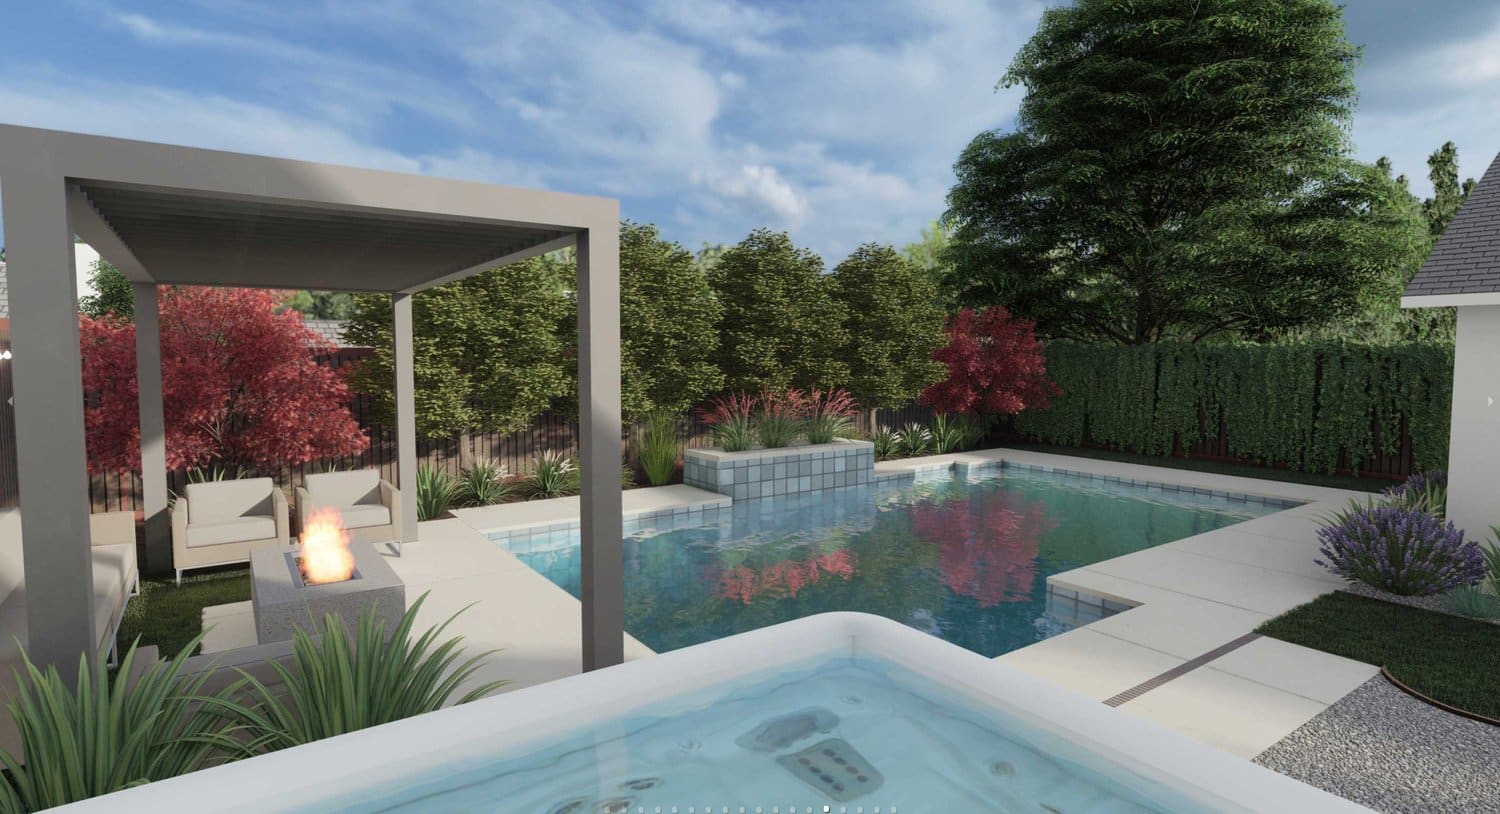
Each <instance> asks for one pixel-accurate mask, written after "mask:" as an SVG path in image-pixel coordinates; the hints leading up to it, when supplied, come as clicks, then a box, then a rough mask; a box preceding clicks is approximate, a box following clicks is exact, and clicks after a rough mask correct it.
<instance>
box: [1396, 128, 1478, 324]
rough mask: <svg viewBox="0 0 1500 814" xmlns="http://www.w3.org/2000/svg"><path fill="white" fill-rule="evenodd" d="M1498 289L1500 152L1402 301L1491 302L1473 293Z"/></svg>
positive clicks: (1414, 304)
mask: <svg viewBox="0 0 1500 814" xmlns="http://www.w3.org/2000/svg"><path fill="white" fill-rule="evenodd" d="M1492 294H1500V155H1497V156H1495V160H1494V161H1493V162H1491V163H1490V167H1489V169H1488V170H1486V171H1485V173H1484V177H1483V178H1481V179H1480V181H1479V185H1478V186H1476V187H1475V188H1474V191H1473V192H1471V193H1469V199H1468V200H1467V201H1466V202H1465V203H1464V205H1463V207H1462V208H1460V209H1459V210H1458V215H1457V216H1455V217H1454V218H1453V222H1452V223H1450V224H1448V228H1447V229H1446V230H1445V231H1444V232H1443V236H1442V237H1440V238H1438V242H1437V245H1435V246H1433V247H1432V253H1431V254H1429V255H1427V262H1426V263H1423V264H1422V268H1421V269H1420V270H1419V271H1418V272H1417V274H1416V276H1415V277H1413V278H1412V279H1411V282H1410V283H1408V284H1407V285H1406V295H1405V297H1404V298H1403V301H1402V304H1403V305H1404V306H1407V307H1417V306H1423V305H1433V306H1436V305H1463V304H1466V303H1472V304H1489V303H1487V302H1484V301H1481V300H1487V299H1489V298H1483V297H1482V296H1480V297H1476V296H1472V295H1492ZM1436 298H1442V299H1441V300H1438V299H1436Z"/></svg>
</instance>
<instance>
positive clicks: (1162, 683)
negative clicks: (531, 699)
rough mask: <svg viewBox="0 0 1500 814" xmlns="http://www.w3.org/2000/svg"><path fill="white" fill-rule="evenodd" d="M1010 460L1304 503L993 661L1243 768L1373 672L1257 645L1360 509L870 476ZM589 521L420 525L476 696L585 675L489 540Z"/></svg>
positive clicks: (1166, 555)
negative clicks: (1013, 471)
mask: <svg viewBox="0 0 1500 814" xmlns="http://www.w3.org/2000/svg"><path fill="white" fill-rule="evenodd" d="M1000 462H1007V463H1011V464H1016V465H1023V466H1033V467H1043V468H1046V467H1052V468H1057V469H1063V470H1067V471H1070V472H1080V473H1088V474H1091V475H1094V476H1097V477H1104V478H1119V479H1124V480H1137V481H1143V482H1148V483H1155V484H1165V485H1175V486H1181V487H1187V488H1196V489H1204V490H1211V491H1221V492H1225V493H1231V494H1244V495H1251V496H1259V497H1263V498H1269V499H1273V500H1291V501H1299V502H1306V503H1307V505H1304V506H1299V507H1297V508H1292V509H1287V510H1284V511H1281V512H1278V513H1276V514H1272V515H1268V516H1265V517H1261V518H1257V519H1254V520H1250V521H1246V522H1243V523H1240V524H1237V525H1235V526H1232V527H1229V528H1225V529H1220V530H1217V531H1213V532H1209V533H1207V534H1202V535H1198V536H1195V537H1190V538H1187V539H1184V540H1179V541H1177V542H1174V543H1168V544H1166V545H1162V546H1158V547H1156V548H1152V549H1147V550H1145V551H1140V552H1136V553H1134V554H1129V555H1126V556H1123V557H1118V558H1115V559H1111V560H1107V561H1105V562H1101V563H1097V564H1095V565H1090V566H1087V567H1085V568H1079V569H1076V570H1073V571H1069V572H1066V573H1063V574H1059V575H1057V576H1054V577H1052V578H1051V584H1052V586H1053V588H1054V589H1055V590H1056V591H1059V592H1064V593H1061V594H1060V595H1062V596H1066V593H1065V592H1067V591H1074V592H1078V593H1079V594H1080V595H1081V596H1083V597H1093V598H1097V599H1102V600H1109V602H1110V603H1111V605H1112V607H1119V606H1133V607H1131V609H1130V610H1127V611H1124V612H1120V613H1117V614H1115V615H1113V616H1110V617H1109V618H1106V619H1103V620H1101V621H1098V622H1094V623H1092V624H1090V625H1088V626H1086V627H1081V628H1078V629H1076V630H1073V631H1070V632H1068V633H1065V634H1062V635H1060V636H1056V637H1054V638H1051V639H1047V640H1045V641H1042V642H1039V643H1037V644H1034V645H1031V646H1029V647H1025V648H1022V649H1021V650H1017V651H1014V652H1012V653H1007V654H1005V655H1003V656H1000V657H999V659H998V660H1000V661H1003V662H1005V663H1007V664H1010V665H1012V666H1015V667H1017V668H1019V669H1022V670H1024V671H1026V672H1029V673H1032V674H1034V675H1037V676H1040V677H1042V678H1045V679H1047V680H1049V681H1052V682H1054V683H1057V684H1059V685H1062V686H1064V687H1067V688H1069V689H1071V690H1073V691H1075V692H1078V693H1081V694H1083V695H1085V696H1087V697H1090V698H1094V699H1096V700H1099V701H1101V702H1110V703H1111V704H1112V705H1116V706H1118V707H1119V708H1120V709H1122V710H1124V711H1125V712H1127V713H1129V714H1132V715H1137V716H1139V717H1142V718H1145V719H1147V720H1151V721H1155V722H1157V723H1159V724H1161V725H1163V726H1166V727H1168V728H1171V729H1175V730H1177V731H1179V732H1182V733H1184V734H1187V735H1189V736H1192V737H1194V738H1197V739H1199V740H1202V741H1205V742H1207V743H1210V744H1212V745H1214V746H1217V747H1219V748H1221V749H1225V750H1227V751H1229V752H1232V753H1234V754H1237V755H1241V756H1243V757H1246V758H1250V757H1254V756H1255V755H1257V754H1259V753H1260V752H1262V751H1264V750H1266V749H1267V748H1269V747H1270V746H1272V745H1273V744H1275V743H1276V742H1277V741H1280V740H1281V739H1283V738H1284V737H1286V736H1287V735H1288V734H1290V733H1291V732H1292V731H1293V730H1295V729H1297V728H1298V727H1300V726H1301V725H1303V724H1304V723H1306V722H1307V721H1309V720H1310V719H1312V718H1313V717H1314V716H1316V715H1318V714H1319V713H1320V712H1322V711H1323V710H1325V709H1327V708H1328V707H1329V706H1330V705H1332V704H1333V703H1335V702H1336V701H1338V700H1339V699H1341V698H1343V697H1344V696H1345V695H1347V694H1348V693H1350V692H1351V691H1353V690H1354V689H1356V688H1357V687H1359V686H1360V685H1361V684H1363V683H1364V682H1365V681H1366V680H1368V679H1369V678H1370V677H1371V676H1373V675H1374V674H1375V673H1376V672H1377V670H1376V668H1375V667H1373V666H1370V665H1365V664H1361V663H1358V662H1354V661H1349V660H1347V659H1341V658H1338V657H1335V656H1330V655H1327V654H1324V653H1320V652H1317V651H1313V650H1308V649H1305V648H1301V647H1297V646H1295V645H1289V644H1285V643H1282V642H1279V641H1275V640H1271V639H1264V638H1257V637H1247V635H1246V634H1249V633H1250V632H1251V631H1252V630H1253V629H1254V628H1255V627H1256V626H1257V625H1259V624H1260V623H1261V622H1262V621H1264V620H1265V619H1268V618H1270V617H1271V616H1274V615H1276V614H1279V613H1281V612H1283V611H1285V610H1288V609H1290V608H1292V607H1294V606H1296V605H1299V604H1302V603H1304V602H1307V601H1310V600H1311V599H1313V598H1315V597H1317V596H1319V595H1321V594H1323V593H1327V592H1329V591H1332V590H1334V589H1336V588H1337V587H1339V585H1340V584H1341V583H1340V582H1339V581H1338V580H1336V579H1334V578H1332V577H1330V576H1329V575H1327V574H1326V573H1324V572H1323V571H1322V569H1321V568H1319V567H1318V566H1316V565H1314V564H1313V562H1312V560H1313V558H1314V557H1315V556H1316V549H1317V545H1316V542H1315V540H1314V536H1313V532H1314V530H1315V529H1316V527H1317V518H1318V517H1319V516H1320V515H1324V514H1327V513H1328V512H1330V511H1331V510H1333V509H1336V508H1338V507H1340V506H1342V505H1343V504H1344V503H1345V502H1347V501H1348V500H1349V499H1350V498H1355V497H1362V496H1363V495H1362V493H1357V492H1348V491H1343V490H1337V489H1326V488H1321V487H1316V486H1303V485H1299V484H1291V483H1283V482H1279V481H1268V480H1259V479H1252V478H1239V477H1230V476H1222V475H1213V474H1208V473H1200V472H1192V471H1185V470H1177V469H1170V468H1164V467H1150V466H1139V465H1133V464H1122V463H1114V462H1109V461H1098V460H1093V459H1086V458H1074V457H1068V456H1059V455H1049V454H1045V453H1036V452H1029V451H1018V450H1004V449H1000V450H984V451H978V452H971V453H961V454H955V455H941V456H929V457H925V458H916V459H905V460H897V461H887V462H881V463H878V464H876V466H875V478H876V480H877V481H880V480H886V479H899V478H905V477H930V476H938V477H940V476H943V475H945V474H946V473H947V472H949V471H951V470H953V469H955V468H957V469H959V470H962V469H964V468H967V467H970V466H985V465H991V464H995V463H1000ZM730 503H731V501H730V499H729V498H728V497H725V496H724V495H720V494H717V493H715V492H709V491H705V490H701V489H696V488H693V487H690V486H685V485H675V486H665V487H655V488H640V489H632V490H628V491H626V492H625V494H624V508H625V515H626V517H627V518H630V517H644V516H648V515H651V514H657V513H670V514H688V513H691V512H693V511H701V510H702V509H704V508H710V507H718V508H721V507H724V506H727V505H729V504H730ZM578 512H579V501H578V498H576V497H566V498H557V499H553V500H541V501H529V502H520V503H509V504H503V505H499V506H489V507H484V508H478V509H461V510H458V511H456V512H454V517H452V518H448V519H443V520H435V521H429V522H426V523H423V524H422V540H421V541H420V542H414V543H408V544H407V545H406V548H405V556H403V557H399V558H398V557H395V556H393V555H388V560H387V561H388V562H389V563H390V565H391V567H392V568H393V569H394V570H395V571H396V573H397V574H398V575H400V576H401V578H402V579H403V580H405V581H406V583H407V585H408V591H407V596H408V601H412V600H414V599H415V598H416V597H418V596H420V595H422V593H423V592H425V591H430V592H431V596H430V597H429V598H428V600H427V602H426V604H424V606H423V609H422V619H421V622H422V623H423V624H437V623H440V622H442V621H444V620H446V619H447V618H448V617H449V616H450V615H452V614H453V613H455V612H457V611H458V610H459V609H461V608H463V607H465V606H467V605H471V604H472V605H474V607H472V608H470V609H469V610H468V611H467V612H466V613H464V614H463V615H462V616H460V617H459V618H458V620H457V621H456V622H454V623H453V625H452V626H451V627H450V628H449V629H450V631H451V632H453V633H455V634H457V635H460V636H463V637H464V639H465V641H466V642H467V644H468V646H469V647H471V648H474V649H478V650H486V649H500V650H501V652H500V653H499V654H498V655H496V656H495V657H494V658H493V659H492V660H491V661H490V663H489V665H488V666H487V667H486V668H485V670H484V671H483V672H482V675H480V676H478V677H476V680H491V679H506V680H508V681H510V682H511V683H510V684H509V685H508V686H507V688H506V689H516V688H519V687H524V686H529V685H532V684H538V683H542V682H545V681H551V680H553V679H557V678H561V677H564V676H567V675H572V674H574V673H577V672H578V671H579V669H580V652H581V636H580V624H581V622H580V619H581V607H580V604H579V602H578V600H576V599H574V598H573V596H572V595H570V594H568V593H567V592H566V591H564V590H563V589H562V588H559V587H558V586H556V585H554V584H553V583H552V582H550V581H549V580H547V579H546V578H545V577H543V576H542V575H540V574H538V573H536V572H535V571H533V570H532V569H531V568H529V567H527V566H526V565H525V564H524V563H522V562H521V561H520V560H519V559H517V558H516V557H515V556H514V555H513V554H510V553H509V552H507V551H504V550H503V549H502V548H500V546H498V545H496V544H495V543H494V542H493V541H491V540H490V539H489V537H488V536H487V535H488V534H490V533H494V532H499V531H514V530H516V529H521V528H532V529H545V528H549V527H550V528H554V529H561V528H568V527H571V526H576V525H577V522H578ZM204 617H205V618H204V621H205V627H211V628H212V630H210V632H209V634H208V637H207V639H206V640H205V649H206V650H208V651H210V652H218V651H222V650H225V649H230V648H233V647H239V646H244V645H245V644H246V643H253V641H254V627H253V620H251V618H250V609H249V605H248V603H242V604H239V605H228V606H221V607H218V608H209V609H207V610H205V612H204ZM1231 646H1232V647H1231ZM648 655H651V650H650V649H649V648H647V647H646V646H645V645H643V644H641V643H640V642H639V641H636V640H635V639H633V638H631V637H628V636H627V643H626V657H627V658H631V659H634V658H641V657H644V656H648Z"/></svg>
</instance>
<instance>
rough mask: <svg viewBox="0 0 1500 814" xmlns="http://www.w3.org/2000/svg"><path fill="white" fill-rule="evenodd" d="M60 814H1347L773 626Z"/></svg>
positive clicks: (1122, 717)
mask: <svg viewBox="0 0 1500 814" xmlns="http://www.w3.org/2000/svg"><path fill="white" fill-rule="evenodd" d="M501 659H502V663H503V655H502V656H501ZM63 810H67V811H74V812H81V813H83V812H100V814H103V813H104V812H109V814H122V812H141V814H159V812H161V811H169V810H170V811H192V812H195V814H203V813H205V812H251V811H254V812H264V813H265V814H271V813H272V812H281V813H283V814H312V812H319V813H320V814H322V813H324V812H328V813H330V814H331V813H332V812H351V813H353V812H359V813H360V814H366V813H367V812H393V813H395V812H401V813H403V814H406V813H408V812H449V811H464V812H480V811H482V812H512V811H514V812H527V813H528V814H530V813H532V812H538V813H540V814H585V812H587V814H599V813H600V812H603V813H604V814H627V813H628V814H672V812H676V813H677V814H705V812H714V813H715V814H719V813H721V812H725V813H727V814H741V813H743V814H751V813H752V812H759V814H788V813H789V812H799V814H802V813H804V812H835V813H836V812H851V813H852V812H861V811H862V812H868V813H869V814H875V812H881V813H882V814H901V813H902V812H910V813H911V814H916V813H917V812H928V811H933V812H967V811H974V812H1011V811H1015V812H1028V813H1029V814H1047V813H1048V812H1053V814H1085V812H1096V813H1097V812H1112V813H1116V814H1123V813H1124V812H1149V811H1154V812H1174V813H1176V812H1209V811H1213V812H1220V811H1222V812H1245V811H1258V812H1289V811H1296V812H1356V811H1367V809H1364V808H1363V807H1360V806H1357V805H1355V804H1353V803H1350V802H1347V801H1344V800H1341V799H1339V798H1336V797H1333V796H1331V795H1328V794H1326V793H1324V792H1322V791H1319V790H1317V789H1314V788H1311V787H1309V786H1305V785H1303V784H1301V783H1298V782H1296V781H1293V780H1291V779H1289V778H1286V777H1283V776H1281V775H1278V774H1275V773H1274V772H1271V771H1269V770H1267V769H1263V768H1260V767H1258V766H1255V765H1254V764H1251V763H1249V762H1247V761H1244V760H1242V759H1239V758H1237V757H1234V756H1232V755H1229V754H1226V753H1223V752H1219V751H1217V750H1215V749H1213V748H1211V747H1209V746H1206V745H1204V744H1202V743H1199V742H1196V741H1192V740H1189V739H1187V738H1184V737H1182V736H1180V735H1177V734H1176V733H1173V732H1170V731H1167V730H1165V729H1161V728H1159V727H1157V726H1155V725H1152V724H1149V723H1147V722H1144V721H1141V720H1138V719H1135V718H1132V717H1130V716H1129V715H1127V714H1125V713H1122V712H1119V711H1117V710H1113V709H1110V708H1108V707H1105V706H1103V705H1101V704H1098V703H1096V702H1093V701H1090V700H1088V699H1085V698H1082V697H1080V696H1076V695H1073V694H1072V693H1069V692H1067V691H1065V690H1062V689H1060V688H1058V687H1055V686H1053V685H1050V684H1047V683H1045V682H1043V681H1040V680H1039V679H1036V678H1033V677H1031V676H1029V675H1026V674H1024V673H1020V672H1018V671H1016V670H1014V669H1012V668H1008V667H1006V666H1004V665H1001V664H997V663H995V662H993V661H991V660H990V659H987V658H984V657H983V656H980V655H977V654H975V653H972V652H969V651H967V650H964V649H962V648H960V647H957V646H954V645H951V644H948V643H946V642H943V641H941V640H940V639H937V638H935V637H933V636H929V635H927V634H925V633H921V632H918V631H916V630H913V629H911V628H909V627H906V626H905V625H901V624H899V623H896V622H893V621H890V620H887V619H884V618H881V617H876V616H868V615H864V614H856V613H827V614H822V615H818V616H812V617H807V618H805V619H799V620H796V621H793V622H787V623H784V624H780V625H774V626H771V627H767V628H762V629H760V630H756V631H752V632H749V633H743V634H739V635H736V636H732V637H729V638H725V639H720V640H718V641H713V642H709V643H707V644H702V645H697V646H693V647H687V648H684V649H681V650H677V651H674V652H671V653H667V654H663V655H659V656H655V657H652V658H648V659H643V660H640V661H635V662H630V663H628V664H624V665H621V666H619V667H614V668H610V669H607V670H600V671H596V672H593V673H589V674H585V675H579V676H574V677H571V678H566V679H562V680H560V681H555V682H552V683H549V684H544V685H540V686H536V687H529V688H526V689H521V690H517V691H514V692H510V693H506V694H503V695H500V696H497V697H494V698H489V699H486V700H483V701H479V702H476V703H473V704H469V705H467V706H464V707H459V708H452V709H447V710H443V711H440V712H436V713H433V714H430V715H424V716H420V717H418V718H412V719H408V720H405V721H400V722H397V723H394V724H389V725H386V726H382V727H378V728H375V729H370V730H365V731H363V732H358V733H354V734H352V735H346V736H343V737H339V738H333V739H330V740H326V741H322V742H319V743H315V744H311V745H309V746H303V747H300V748H296V749H291V750H287V751H284V752H279V753H276V754H272V755H268V756H264V757H260V758H255V759H252V760H246V761H241V762H238V763H234V764H230V765H226V766H221V767H217V768H214V769H209V770H206V771H202V772H198V773H195V774H192V775H187V776H184V777H179V778H175V779H173V780H168V781H165V782H161V783H155V784H151V785H149V786H143V787H140V788H136V789H130V790H126V791H122V792H118V793H116V794H112V795H108V796H106V797H103V798H97V799H95V800H90V801H87V802H85V803H80V804H76V805H74V806H69V807H67V808H66V809H63Z"/></svg>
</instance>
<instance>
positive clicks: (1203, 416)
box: [1013, 342, 1453, 473]
mask: <svg viewBox="0 0 1500 814" xmlns="http://www.w3.org/2000/svg"><path fill="white" fill-rule="evenodd" d="M1047 373H1048V375H1049V376H1050V377H1051V378H1052V379H1053V381H1055V382H1056V383H1057V384H1058V385H1059V386H1060V387H1061V388H1062V391H1063V392H1062V394H1061V395H1058V396H1057V397H1056V398H1054V399H1053V400H1052V404H1051V406H1050V407H1048V408H1047V409H1041V410H1028V411H1025V412H1023V413H1021V414H1019V415H1017V416H1016V418H1015V421H1014V424H1013V428H1014V429H1015V430H1016V431H1017V432H1019V433H1020V434H1021V435H1023V436H1026V437H1028V438H1031V439H1033V440H1037V441H1042V442H1045V443H1051V444H1062V445H1068V446H1077V445H1081V444H1087V443H1092V444H1103V445H1107V446H1111V447H1116V448H1119V449H1124V450H1127V451H1130V452H1137V453H1142V454H1147V455H1170V454H1173V452H1174V451H1178V452H1180V451H1183V450H1186V449H1188V448H1189V447H1191V446H1192V445H1194V444H1198V443H1202V442H1206V441H1211V440H1214V439H1217V438H1218V436H1219V433H1220V431H1221V424H1222V432H1223V435H1224V441H1225V442H1226V443H1227V446H1228V448H1229V451H1230V454H1231V455H1233V456H1235V457H1239V458H1245V459H1248V460H1253V461H1256V462H1258V463H1262V464H1276V465H1284V466H1287V467H1290V468H1293V469H1300V470H1305V471H1314V472H1328V473H1332V472H1334V471H1336V470H1337V469H1338V467H1339V465H1340V462H1341V461H1342V462H1343V464H1344V465H1345V466H1347V467H1348V468H1350V469H1353V470H1355V471H1359V470H1361V469H1363V468H1364V467H1365V465H1366V464H1367V463H1368V462H1369V461H1370V460H1371V458H1372V457H1373V456H1375V455H1388V454H1392V453H1396V452H1399V451H1400V444H1401V438H1402V432H1401V430H1402V423H1403V421H1404V422H1405V428H1406V432H1407V434H1408V435H1409V437H1410V439H1411V454H1412V458H1413V465H1414V466H1415V467H1416V468H1418V469H1434V468H1441V467H1443V466H1446V464H1447V455H1448V423H1449V411H1450V405H1451V401H1452V383H1453V347H1452V346H1451V345H1445V344H1439V343H1403V344H1392V345H1358V344H1351V343H1342V342H1330V343H1299V344H1276V345H1258V344H1209V345H1197V344H1186V343H1160V344H1155V345H1143V346H1102V345H1087V344H1079V343H1072V342H1054V343H1052V344H1050V345H1049V346H1048V348H1047Z"/></svg>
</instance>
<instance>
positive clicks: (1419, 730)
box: [1255, 676, 1500, 814]
mask: <svg viewBox="0 0 1500 814" xmlns="http://www.w3.org/2000/svg"><path fill="white" fill-rule="evenodd" d="M1255 762H1256V763H1259V764H1260V765H1262V766H1265V767H1267V768H1270V769H1274V770H1276V771H1278V772H1280V773H1282V774H1284V775H1287V776H1289V777H1293V778H1296V779H1297V780H1301V781H1302V782H1304V783H1307V784H1309V785H1313V786H1317V787H1318V788H1320V789H1323V790H1325V791H1328V792H1331V793H1333V794H1337V795H1339V796H1340V797H1344V798H1346V799H1349V800H1353V801H1354V802H1356V803H1360V804H1361V805H1365V806H1369V807H1370V808H1373V809H1375V810H1377V811H1384V812H1387V813H1388V814H1407V813H1408V812H1410V813H1411V814H1449V812H1452V814H1471V813H1472V812H1480V811H1500V782H1497V779H1496V778H1497V777H1500V727H1497V726H1492V725H1490V724H1485V723H1480V722H1479V721H1471V720H1469V719H1467V718H1462V717H1459V716H1457V715H1453V714H1451V713H1447V712H1444V711H1442V710H1440V709H1438V708H1436V707H1434V706H1432V705H1430V704H1426V703H1423V702H1421V701H1418V700H1417V699H1415V698H1412V697H1411V696H1409V695H1407V694H1406V693H1404V692H1402V691H1401V690H1398V689H1396V688H1395V687H1394V686H1392V685H1391V683H1390V682H1388V681H1386V680H1385V678H1384V677H1383V676H1376V677H1374V678H1372V679H1370V680H1369V681H1367V682H1365V683H1364V684H1362V685H1361V686H1360V687H1359V689H1356V690H1355V691H1354V692H1352V693H1350V694H1348V695H1347V696H1345V697H1344V698H1343V699H1342V700H1340V701H1339V702H1338V703H1336V704H1334V705H1333V706H1331V707H1329V708H1328V709H1326V710H1324V711H1323V712H1322V713H1321V714H1320V715H1318V716H1317V717H1316V718H1313V719H1312V720H1311V721H1308V722H1307V723H1306V724H1303V725H1302V727H1301V728H1299V729H1298V730H1297V731H1295V732H1293V733H1292V734H1290V735H1288V736H1287V737H1286V738H1284V739H1283V740H1281V741H1280V742H1279V743H1277V744H1276V745H1275V746H1272V747H1271V748H1270V749H1267V750H1266V751H1264V752H1262V753H1260V755H1259V756H1257V757H1256V758H1255Z"/></svg>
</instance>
